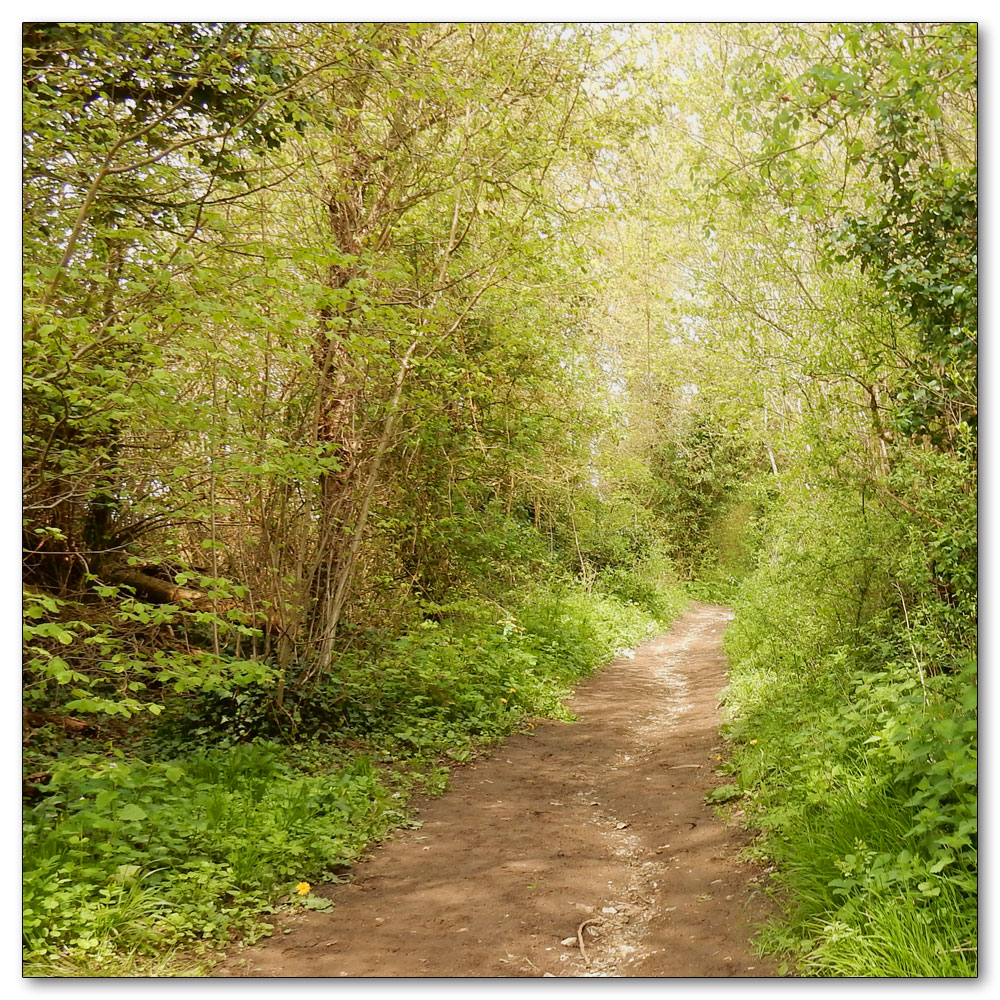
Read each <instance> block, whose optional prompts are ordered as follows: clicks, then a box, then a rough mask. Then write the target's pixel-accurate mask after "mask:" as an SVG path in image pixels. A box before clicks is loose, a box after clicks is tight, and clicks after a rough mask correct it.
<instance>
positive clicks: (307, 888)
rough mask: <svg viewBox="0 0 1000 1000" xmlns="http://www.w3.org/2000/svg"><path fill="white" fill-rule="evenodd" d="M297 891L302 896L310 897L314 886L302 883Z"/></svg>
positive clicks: (296, 888)
mask: <svg viewBox="0 0 1000 1000" xmlns="http://www.w3.org/2000/svg"><path fill="white" fill-rule="evenodd" d="M295 891H296V892H297V893H298V894H299V895H300V896H308V895H309V893H310V892H312V886H311V885H310V884H309V883H308V882H300V883H299V884H298V885H297V886H296V887H295Z"/></svg>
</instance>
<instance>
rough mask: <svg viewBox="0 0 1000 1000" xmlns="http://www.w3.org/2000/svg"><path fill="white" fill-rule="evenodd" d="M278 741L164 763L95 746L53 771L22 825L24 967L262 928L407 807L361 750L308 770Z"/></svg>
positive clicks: (149, 950)
mask: <svg viewBox="0 0 1000 1000" xmlns="http://www.w3.org/2000/svg"><path fill="white" fill-rule="evenodd" d="M291 759H292V755H291V754H290V753H289V752H288V751H286V750H283V749H282V748H281V747H279V746H277V745H274V744H267V743H254V744H247V745H234V746H229V747H226V748H222V749H215V750H206V751H203V752H200V753H195V754H190V755H188V756H185V757H181V758H178V759H176V760H173V761H168V762H165V763H149V764H146V763H144V762H143V761H141V760H139V759H136V758H126V757H125V756H124V755H122V754H121V753H119V754H117V755H116V756H113V757H111V758H108V757H105V756H104V755H99V754H90V755H82V756H77V757H76V758H75V759H72V760H68V761H65V762H63V763H60V764H58V765H56V766H55V767H54V768H53V771H52V775H51V777H50V778H49V780H48V782H47V784H46V785H45V787H44V789H43V797H42V799H41V801H40V802H39V803H38V804H37V805H36V806H34V807H33V808H32V809H30V810H29V811H28V812H27V815H26V822H25V840H24V844H25V856H24V879H25V881H24V907H25V918H24V939H25V948H26V959H27V961H28V962H29V963H36V962H42V963H44V962H45V961H49V960H52V959H53V958H55V957H57V956H65V955H73V954H76V955H86V956H88V958H89V959H93V960H107V959H108V957H109V956H110V955H113V954H117V953H122V952H126V953H127V952H129V951H136V952H138V953H140V954H147V955H148V954H153V953H155V952H156V951H157V950H159V949H161V948H163V947H171V946H175V945H181V944H183V945H185V946H190V945H191V944H192V943H193V942H201V943H202V945H204V944H215V945H218V944H221V943H223V942H225V941H226V940H228V939H229V936H230V935H231V934H232V933H234V932H237V931H238V932H241V933H251V934H253V933H257V934H259V933H260V932H261V930H262V928H263V925H262V924H261V923H260V919H259V917H258V916H257V914H258V913H259V912H261V911H262V910H264V909H265V908H266V907H267V906H268V905H269V904H270V903H271V902H272V901H273V900H274V899H275V898H276V897H277V896H278V895H280V894H281V892H282V891H284V892H286V893H287V892H288V891H289V890H290V888H291V886H292V885H293V884H294V883H296V882H298V881H301V880H302V879H304V878H316V879H319V878H324V877H325V878H335V869H336V868H337V866H338V865H342V864H344V863H346V862H348V861H350V860H351V859H352V858H354V857H355V856H356V855H357V853H358V852H359V851H360V850H361V848H362V847H363V846H364V845H365V844H366V843H368V842H369V841H370V840H371V839H372V838H373V837H377V836H378V835H379V834H381V833H382V832H383V831H385V830H386V829H388V828H390V827H391V826H393V825H396V824H398V823H399V822H401V821H402V819H403V814H402V812H401V810H400V808H399V806H398V805H397V804H394V803H393V802H392V800H391V799H390V798H389V792H388V790H387V789H386V787H385V786H384V784H383V783H382V782H381V781H380V779H379V778H378V776H377V775H376V773H375V772H374V770H373V768H372V766H371V764H370V763H369V762H368V760H367V759H366V758H364V757H358V758H357V759H356V760H355V761H353V762H352V763H350V764H348V765H347V766H345V767H339V768H335V769H332V770H331V771H330V772H329V773H326V774H316V775H312V776H304V775H301V774H297V773H296V772H295V771H294V770H293V768H292V765H291V764H290V760H291Z"/></svg>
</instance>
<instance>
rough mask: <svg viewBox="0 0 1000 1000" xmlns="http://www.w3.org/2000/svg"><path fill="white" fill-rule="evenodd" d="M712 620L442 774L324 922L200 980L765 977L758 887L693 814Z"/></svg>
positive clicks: (712, 657) (704, 741) (715, 637)
mask: <svg viewBox="0 0 1000 1000" xmlns="http://www.w3.org/2000/svg"><path fill="white" fill-rule="evenodd" d="M729 617H730V615H729V612H728V610H727V609H725V608H720V607H716V606H712V605H705V604H693V605H692V606H691V608H690V609H689V610H688V612H687V613H686V614H685V615H684V616H683V617H682V618H681V619H679V620H678V621H677V622H676V623H675V625H674V627H673V628H672V629H671V631H670V632H669V633H668V634H667V635H664V636H660V637H659V638H656V639H653V640H651V641H649V642H647V643H646V644H644V645H643V646H641V647H640V648H639V649H638V650H637V651H636V653H635V655H634V657H632V658H621V659H618V660H616V661H615V662H614V663H612V664H610V665H609V666H608V667H606V668H604V669H603V670H600V671H598V672H597V673H596V674H594V675H593V676H592V677H590V678H588V679H587V680H586V681H584V682H583V683H582V684H581V685H580V686H579V687H578V688H577V691H576V694H575V695H574V697H573V698H572V700H571V701H570V702H569V704H570V707H571V708H572V710H573V711H574V712H575V713H576V714H577V715H578V716H579V717H580V721H579V722H578V723H576V724H573V725H566V724H565V723H557V722H543V723H540V724H538V726H537V728H536V729H535V730H534V731H533V732H531V733H524V734H520V735H515V736H512V737H511V738H510V739H509V740H507V741H506V742H505V743H504V744H503V745H502V746H501V747H499V748H498V749H497V750H496V751H495V753H494V754H493V755H492V756H491V757H489V758H487V759H483V760H480V761H478V762H476V763H475V764H472V765H470V766H468V767H465V768H460V769H456V770H455V771H454V772H453V776H452V783H451V789H450V790H449V791H448V792H447V793H446V794H445V795H444V796H442V797H441V798H438V799H434V800H431V801H429V802H428V803H427V804H426V806H425V807H424V808H423V809H422V810H421V814H420V815H421V819H422V820H423V827H422V828H421V829H419V830H408V831H402V832H400V833H399V834H397V836H396V837H395V839H393V840H392V841H391V842H389V843H387V844H384V845H382V846H380V847H378V848H376V849H375V850H374V851H373V852H372V854H371V856H370V858H369V859H367V860H366V861H364V862H362V863H360V864H358V865H357V866H356V877H355V878H354V880H353V881H352V882H350V883H346V884H343V885H336V886H330V887H324V889H323V890H321V891H322V894H323V895H326V896H329V897H330V898H331V899H333V900H334V902H335V904H336V906H335V909H334V910H332V911H331V912H327V913H321V912H304V913H302V914H301V915H297V916H296V917H294V918H293V919H292V921H291V922H290V923H289V924H287V925H285V926H284V928H283V930H282V929H279V930H278V931H277V932H276V933H275V934H274V936H273V937H271V938H270V939H268V940H267V941H266V942H264V943H262V944H261V945H258V946H256V947H254V948H250V949H247V950H245V951H243V952H240V953H238V954H236V955H234V956H232V957H231V958H229V959H228V960H227V961H226V962H225V963H224V964H223V965H222V966H220V967H219V968H218V969H217V970H216V972H215V975H217V976H306V977H319V976H546V975H555V976H713V977H716V976H772V975H774V970H773V967H772V966H770V965H769V964H768V963H766V962H764V961H762V960H760V959H757V958H754V957H753V956H752V955H751V953H750V951H749V948H748V938H749V936H750V933H751V931H750V927H749V922H750V921H751V920H752V919H754V918H755V917H757V916H759V915H760V914H761V912H763V906H764V902H763V900H762V899H761V897H760V894H759V893H756V892H755V890H756V889H757V888H758V886H759V883H760V880H761V874H760V873H759V872H756V871H755V870H754V869H753V868H752V866H750V865H747V864H745V863H741V862H740V861H739V860H738V852H739V850H740V848H741V847H742V846H743V843H744V842H745V841H744V839H743V836H742V835H741V834H740V832H739V831H738V830H736V829H733V828H730V827H726V826H725V825H724V824H723V823H722V822H721V821H719V820H717V819H716V818H715V817H714V815H713V809H712V807H710V806H706V805H705V804H704V796H705V793H706V792H707V791H708V790H709V789H710V788H712V787H714V786H715V785H718V784H723V783H724V781H723V779H721V778H719V777H718V776H717V775H716V774H715V765H716V764H717V760H718V758H717V754H718V753H720V747H719V743H720V740H719V737H718V731H717V726H718V710H717V705H716V699H717V695H718V693H719V690H720V689H721V688H722V687H723V685H724V683H725V677H724V673H723V671H724V668H725V663H724V660H723V658H722V652H721V646H720V642H721V637H722V631H723V629H724V627H725V624H726V622H727V621H728V619H729ZM581 925H584V926H583V927H582V931H581V930H580V928H581ZM578 936H579V937H582V940H583V943H584V952H585V955H584V954H581V950H580V948H579V946H578V944H577V940H578ZM571 939H572V940H571ZM585 959H586V960H585Z"/></svg>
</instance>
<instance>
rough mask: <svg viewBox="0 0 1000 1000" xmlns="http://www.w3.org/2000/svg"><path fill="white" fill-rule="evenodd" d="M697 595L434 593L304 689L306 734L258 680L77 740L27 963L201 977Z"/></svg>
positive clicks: (41, 860) (53, 819)
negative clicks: (510, 605) (409, 617)
mask: <svg viewBox="0 0 1000 1000" xmlns="http://www.w3.org/2000/svg"><path fill="white" fill-rule="evenodd" d="M683 604H684V599H683V597H682V596H681V594H680V592H679V591H678V590H676V589H673V590H671V589H669V588H661V589H659V590H658V591H657V604H656V611H657V612H658V615H659V617H658V618H657V617H654V615H652V614H651V613H650V611H649V609H648V608H647V607H643V606H640V604H638V603H635V602H634V601H633V602H630V601H625V600H622V599H621V598H620V597H617V596H611V595H609V594H607V593H603V592H601V591H600V590H597V589H594V590H591V591H588V590H587V589H585V588H584V587H583V586H582V585H580V584H577V583H573V582H565V583H561V584H552V585H549V586H541V585H536V586H533V587H531V588H529V589H527V590H526V591H525V592H524V593H522V594H521V599H520V601H519V603H518V605H517V606H516V608H515V610H514V611H511V610H504V609H501V608H499V607H498V606H497V605H496V604H494V603H492V602H490V601H488V600H484V599H471V598H470V599H463V600H457V601H453V602H451V603H449V604H438V605H427V606H426V607H425V608H424V617H423V618H422V619H421V620H420V621H418V622H416V623H415V624H414V625H413V626H412V627H411V628H409V629H408V630H407V631H405V632H404V633H402V634H400V635H397V636H396V637H395V638H394V639H392V640H391V641H390V642H388V643H386V644H384V645H383V647H382V648H380V649H379V650H378V651H377V652H376V653H375V654H370V655H362V654H345V656H344V657H343V659H342V661H341V664H340V669H339V670H337V671H335V672H334V673H333V674H331V676H330V677H329V678H328V679H327V680H326V681H325V683H324V684H323V685H321V686H319V687H318V688H316V689H314V690H312V691H311V692H310V693H309V695H308V697H305V696H304V697H303V698H302V699H301V700H300V702H299V703H298V704H297V705H296V706H295V712H296V713H297V717H298V729H297V732H298V736H297V738H296V739H295V740H292V741H289V740H288V739H287V738H286V739H284V740H279V739H276V738H275V735H274V734H273V727H274V716H273V712H270V711H269V710H268V709H267V705H268V700H267V698H266V697H265V695H266V691H265V690H264V689H263V688H261V687H259V686H256V687H255V686H254V685H252V684H248V685H246V686H245V687H238V686H235V685H233V686H231V687H229V688H223V689H222V690H221V691H219V690H215V691H212V692H205V693H203V694H202V695H200V696H199V697H190V698H187V699H175V700H174V701H173V702H170V703H168V705H167V708H166V711H165V712H164V714H163V716H162V718H161V720H160V721H159V722H158V725H157V729H156V730H155V731H154V732H153V734H152V735H151V736H148V737H146V738H145V740H144V741H143V742H141V743H140V744H135V743H134V741H133V744H132V745H128V744H127V743H121V741H119V742H120V744H121V745H105V746H96V745H95V746H93V747H91V750H90V752H87V753H81V747H80V744H79V742H77V743H75V744H74V745H73V746H71V747H64V750H63V754H62V756H56V757H54V759H52V760H50V761H48V762H47V767H48V770H49V775H48V778H47V781H45V782H44V783H43V784H42V785H41V786H40V787H39V788H38V789H37V793H36V801H35V802H34V804H32V805H31V806H30V807H29V808H27V809H26V812H25V833H24V914H25V915H24V925H23V926H24V948H25V959H26V965H25V972H26V974H27V975H29V976H76V975H109V976H129V975H198V974H202V973H203V972H204V969H205V968H206V967H207V964H206V963H210V960H211V955H212V953H213V951H214V950H216V949H218V948H220V947H222V946H225V945H226V944H228V943H230V942H232V941H234V940H237V939H242V940H244V941H252V940H254V939H256V938H257V937H259V936H260V935H262V934H268V933H270V931H271V926H270V924H269V923H268V919H269V916H270V915H271V914H273V913H275V912H276V909H277V908H278V907H281V906H307V907H313V908H323V907H325V906H328V905H329V903H328V901H327V900H325V899H323V898H321V897H319V896H317V895H316V894H315V893H313V892H312V891H311V885H310V883H313V882H318V881H336V880H337V879H338V878H339V877H340V876H341V875H342V873H343V871H344V866H346V865H347V864H348V863H349V862H351V861H352V860H353V859H355V858H356V857H357V856H358V855H359V853H360V852H361V851H362V850H363V849H364V848H365V846H366V845H367V844H369V843H371V842H372V841H374V840H377V839H379V838H381V837H384V836H386V835H387V834H388V833H389V832H390V831H391V830H392V829H393V828H396V827H399V826H400V825H405V824H407V823H408V822H410V820H409V819H408V814H407V804H408V800H409V799H410V797H411V795H412V794H413V793H414V792H416V791H423V792H431V793H433V792H438V791H440V790H442V789H443V787H444V785H445V784H446V774H447V770H446V765H447V764H461V763H462V762H464V761H467V760H469V759H470V758H471V757H472V756H473V755H474V754H475V753H476V752H477V751H478V750H480V749H481V748H482V747H484V746H485V745H486V744H488V743H489V742H490V741H492V740H495V739H497V738H500V737H502V736H504V735H506V734H508V733H510V732H512V731H513V730H514V729H516V728H517V727H518V726H520V725H522V724H524V723H525V721H526V720H528V719H530V718H531V717H533V716H549V717H555V718H563V719H569V718H570V716H569V715H568V713H567V712H566V710H565V708H564V707H563V706H562V704H561V699H562V698H563V697H564V696H565V695H566V694H567V693H568V692H569V691H570V690H571V688H572V686H573V684H574V683H575V682H576V681H577V680H578V679H579V678H581V677H582V676H584V675H585V674H587V673H588V672H589V671H591V670H593V669H595V668H596V667H598V666H599V665H601V664H602V663H604V662H606V661H608V660H609V659H611V658H612V657H613V656H614V654H615V652H616V651H617V650H619V649H621V648H623V647H628V646H631V645H633V644H634V643H636V642H638V641H639V640H640V639H642V638H643V637H645V636H646V635H648V634H650V633H651V632H652V631H654V630H655V629H657V628H661V627H663V625H664V624H665V620H667V619H669V618H671V617H673V616H675V615H676V614H677V613H679V611H680V610H681V608H682V606H683ZM267 737H270V738H267ZM209 740H211V743H212V746H211V748H210V749H204V744H205V743H206V742H207V741H209ZM140 749H141V752H139V751H140ZM40 763H43V762H41V761H40V760H39V759H38V758H37V756H36V757H35V758H33V759H32V760H31V762H30V766H31V767H34V768H37V767H39V765H40Z"/></svg>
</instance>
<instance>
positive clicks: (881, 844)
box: [725, 454, 978, 977]
mask: <svg viewBox="0 0 1000 1000" xmlns="http://www.w3.org/2000/svg"><path fill="white" fill-rule="evenodd" d="M892 488H893V491H894V492H895V493H896V495H897V496H898V497H901V498H903V499H904V500H905V501H906V503H908V504H909V506H910V507H912V508H914V509H915V510H916V509H919V510H920V511H921V512H922V514H923V516H921V517H917V516H908V514H909V512H908V511H906V510H905V509H892V510H890V509H887V508H879V507H876V508H874V509H873V507H872V506H871V505H868V506H865V505H863V504H859V503H857V502H855V501H854V500H852V497H851V495H850V493H849V492H848V491H847V490H846V489H844V488H842V487H841V486H839V485H838V484H836V483H828V484H826V485H825V486H824V487H823V488H822V489H817V488H816V487H815V486H813V488H812V490H811V491H810V492H809V493H808V494H807V493H804V492H802V493H799V494H790V495H786V498H785V500H784V502H783V503H782V504H780V505H778V506H777V507H776V509H775V510H774V512H773V522H772V534H771V536H770V544H769V546H768V548H766V549H765V552H766V553H767V554H766V556H765V557H762V558H761V560H760V563H759V566H758V568H757V569H756V571H755V572H754V573H753V574H752V575H751V576H750V577H748V578H747V580H746V581H744V584H743V585H742V587H741V590H740V593H739V595H738V596H737V599H736V601H735V608H736V620H735V622H734V624H733V625H732V626H731V628H730V630H729V631H728V633H727V636H726V644H727V649H728V652H729V656H730V660H731V662H732V671H731V675H730V677H731V682H730V685H729V687H728V690H727V692H726V696H725V697H726V707H727V723H726V727H725V731H726V735H727V737H728V739H729V741H730V743H731V749H732V758H731V763H730V764H729V768H730V769H731V771H732V772H733V774H734V775H735V778H736V781H737V783H738V787H739V789H740V790H741V791H742V792H743V799H742V802H741V805H742V806H743V808H744V810H745V812H746V814H747V817H748V822H749V823H750V824H751V825H753V826H755V827H756V828H758V829H760V830H761V831H762V832H763V837H762V839H761V841H760V847H759V850H760V852H761V853H762V854H763V855H765V856H767V857H769V858H771V859H773V860H774V861H775V863H776V866H777V872H776V875H775V883H776V885H777V887H778V888H779V889H780V890H781V892H780V897H781V899H782V901H783V904H784V906H785V909H786V912H785V914H784V918H783V919H782V920H780V921H778V922H777V923H775V924H773V925H771V926H770V927H769V928H768V929H767V930H766V931H765V933H764V934H763V936H762V939H761V943H762V945H763V947H764V948H765V950H767V951H769V952H772V953H776V954H783V955H784V956H785V965H784V968H785V969H786V970H787V969H790V968H792V969H796V970H797V971H798V972H799V973H800V974H804V975H812V976H885V977H892V976H974V975H976V970H977V950H976V949H977V933H978V932H977V921H978V910H977V808H976V807H977V693H976V692H977V672H976V587H975V577H974V572H970V570H969V567H970V566H972V567H974V566H975V544H976V539H975V524H976V521H975V490H974V473H970V467H969V466H967V465H964V464H963V463H962V462H961V461H960V460H958V459H955V458H949V457H945V456H931V455H929V454H925V455H923V456H919V458H918V459H911V460H909V461H908V462H907V463H902V464H901V467H900V468H899V469H898V470H897V472H896V475H895V480H894V481H893V483H892ZM918 504H919V505H920V506H919V508H918V507H917V505H918Z"/></svg>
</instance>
